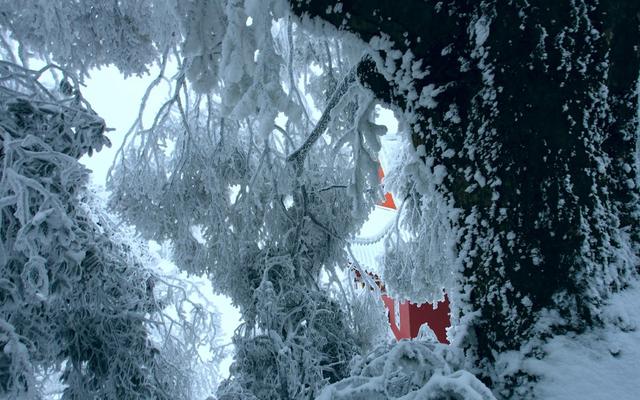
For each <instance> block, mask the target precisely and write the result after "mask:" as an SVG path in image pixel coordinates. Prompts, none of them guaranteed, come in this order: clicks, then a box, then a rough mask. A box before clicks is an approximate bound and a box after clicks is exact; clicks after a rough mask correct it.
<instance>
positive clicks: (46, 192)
mask: <svg viewBox="0 0 640 400" xmlns="http://www.w3.org/2000/svg"><path fill="white" fill-rule="evenodd" d="M51 68H56V67H53V66H47V67H45V68H43V69H42V70H39V71H32V70H28V69H25V68H23V67H20V66H18V65H16V64H13V63H10V62H6V61H2V62H0V76H1V77H2V85H1V86H0V135H1V140H0V163H1V167H0V172H1V179H0V212H1V218H2V220H1V222H2V223H1V225H0V238H1V240H0V275H1V277H2V278H1V279H0V297H1V299H2V301H1V303H0V304H1V305H0V348H2V350H3V352H2V354H1V355H0V396H1V397H3V398H11V399H35V398H40V396H41V395H42V394H43V391H42V389H43V388H42V382H43V381H45V380H46V379H50V377H55V376H59V379H60V381H61V382H62V383H63V386H62V398H68V399H79V398H82V399H89V398H104V399H122V398H131V399H134V398H145V399H146V398H150V397H154V398H166V399H176V398H184V399H187V398H192V394H193V388H194V387H197V385H199V384H200V382H197V383H196V382H193V381H192V379H193V377H192V375H191V374H190V371H189V370H190V368H191V367H193V365H194V361H192V360H194V359H195V358H194V353H193V352H192V351H191V352H190V350H191V349H189V346H190V345H191V343H192V339H194V338H201V337H203V333H202V332H195V333H194V332H192V331H190V330H189V324H190V323H195V322H196V321H210V322H214V320H212V319H211V317H210V316H205V315H200V316H199V317H198V318H190V317H181V318H176V319H175V327H174V328H173V330H171V328H170V327H169V325H168V324H166V323H165V321H164V318H166V317H167V315H166V314H164V313H163V311H162V309H163V308H164V307H166V306H179V305H180V304H182V302H180V301H178V300H177V299H175V298H170V297H169V298H165V297H166V296H164V297H162V298H156V291H154V287H155V288H156V290H158V289H159V288H162V287H163V286H164V285H165V282H159V283H158V284H156V280H157V278H156V277H155V276H154V274H152V273H151V271H150V270H149V269H148V268H147V267H145V266H144V265H143V261H144V258H143V253H142V252H141V249H140V248H139V246H138V244H136V243H135V242H134V241H133V240H132V239H131V238H132V236H131V235H130V234H127V233H125V232H123V231H122V230H121V229H118V228H117V227H116V224H115V223H114V221H113V220H112V217H110V216H109V215H108V214H107V213H105V211H104V210H103V209H102V206H101V204H100V203H99V202H98V201H97V200H96V195H95V194H93V193H92V192H91V191H90V190H88V189H87V186H86V185H87V179H88V171H87V170H86V169H85V168H84V167H82V166H81V165H80V163H79V162H78V158H79V157H81V156H82V155H84V154H85V153H90V152H91V151H95V150H99V149H100V148H101V147H102V146H103V145H104V144H108V140H107V139H106V137H105V136H104V132H105V124H104V121H103V120H102V119H101V118H100V117H98V116H97V115H96V114H95V113H94V112H93V111H92V110H91V108H90V107H89V106H88V105H87V104H86V102H85V101H84V100H83V98H82V96H81V94H80V92H79V91H78V86H77V81H76V80H75V79H74V78H73V76H72V75H68V74H67V73H66V72H64V71H62V70H59V71H58V73H59V74H60V75H62V79H63V80H62V81H61V83H60V84H59V85H58V88H56V89H55V90H47V89H46V81H47V80H46V79H45V77H46V76H47V75H48V74H47V73H48V72H49V71H50V70H51ZM151 330H152V331H154V332H155V333H156V335H155V336H156V337H155V342H154V340H153V338H152V337H151V336H150V334H149V332H150V331H151ZM211 332H212V331H209V332H207V333H205V335H206V336H207V337H208V336H209V335H210V333H211ZM189 335H190V336H189ZM208 390H209V391H211V390H212V388H211V387H209V388H208Z"/></svg>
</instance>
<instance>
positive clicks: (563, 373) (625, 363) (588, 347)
mask: <svg viewBox="0 0 640 400" xmlns="http://www.w3.org/2000/svg"><path fill="white" fill-rule="evenodd" d="M604 315H605V318H607V319H608V320H609V321H612V322H614V321H615V322H616V325H615V326H613V327H609V328H608V329H595V330H592V331H589V332H587V333H585V334H582V335H570V336H560V337H557V338H554V339H553V340H551V341H550V342H549V343H547V344H546V345H545V347H544V348H545V350H546V351H547V352H548V354H549V355H548V356H547V357H546V359H545V360H542V361H536V362H530V364H529V366H530V367H531V369H532V370H534V371H536V372H538V373H540V374H542V375H543V376H544V377H545V378H544V379H543V380H542V381H541V382H540V383H539V384H538V385H537V387H538V393H539V398H540V399H545V400H556V399H557V400H561V399H562V400H567V399H580V400H605V399H612V400H613V399H616V400H636V399H640V284H635V287H632V288H630V289H628V290H625V291H624V292H622V293H617V294H616V295H614V296H613V298H612V299H611V304H610V305H608V306H607V307H606V308H605V310H604Z"/></svg>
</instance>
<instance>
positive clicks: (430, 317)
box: [355, 167, 451, 344]
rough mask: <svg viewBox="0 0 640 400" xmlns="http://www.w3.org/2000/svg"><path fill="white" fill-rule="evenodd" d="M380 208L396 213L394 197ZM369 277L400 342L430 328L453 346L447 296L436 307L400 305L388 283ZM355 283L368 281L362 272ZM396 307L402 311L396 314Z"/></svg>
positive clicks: (406, 303)
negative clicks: (377, 291) (386, 286)
mask: <svg viewBox="0 0 640 400" xmlns="http://www.w3.org/2000/svg"><path fill="white" fill-rule="evenodd" d="M378 177H379V178H380V180H381V181H382V180H383V179H384V172H383V170H382V167H380V168H379V169H378ZM379 206H380V207H384V208H388V209H392V210H395V209H396V204H395V202H394V201H393V196H392V195H391V193H385V197H384V201H383V202H382V203H381V204H379ZM368 275H369V276H370V277H371V278H372V280H373V282H374V283H375V285H376V286H378V288H379V289H380V291H381V292H382V301H383V302H384V305H385V307H386V309H387V315H388V317H389V325H390V327H391V331H392V332H393V334H394V336H395V337H396V339H397V340H401V339H413V338H416V337H417V336H418V333H419V332H420V327H421V326H422V325H424V324H427V325H428V326H429V328H431V330H432V331H433V333H434V334H435V336H436V338H437V339H438V341H439V342H440V343H445V344H449V340H448V339H447V328H448V327H449V326H451V318H450V311H451V310H450V306H449V297H448V296H447V295H446V293H445V295H444V299H443V300H442V301H439V302H438V303H437V304H436V305H435V306H434V305H433V304H429V303H425V304H421V305H418V304H415V303H411V302H408V301H403V302H396V301H395V300H394V299H392V298H391V297H389V296H387V295H386V291H385V287H384V283H383V282H382V280H381V279H380V277H379V276H378V275H376V274H373V273H370V272H368ZM355 280H356V282H359V283H360V284H361V285H363V287H364V286H365V283H364V280H363V279H362V276H361V275H360V273H359V272H358V271H355ZM396 307H397V308H398V310H396Z"/></svg>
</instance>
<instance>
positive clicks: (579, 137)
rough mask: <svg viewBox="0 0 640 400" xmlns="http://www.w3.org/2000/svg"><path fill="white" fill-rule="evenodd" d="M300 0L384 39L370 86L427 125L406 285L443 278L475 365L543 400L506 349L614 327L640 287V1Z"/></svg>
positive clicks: (414, 156) (420, 295)
mask: <svg viewBox="0 0 640 400" xmlns="http://www.w3.org/2000/svg"><path fill="white" fill-rule="evenodd" d="M292 3H294V9H295V10H296V13H298V14H301V15H310V16H317V17H319V18H321V19H323V20H325V21H328V22H330V23H332V24H333V25H335V26H337V27H340V28H342V29H345V30H348V31H352V32H354V33H356V34H358V35H359V37H360V38H361V39H363V40H364V41H367V42H369V44H370V45H371V46H372V47H373V50H374V51H375V53H374V54H375V56H374V57H373V58H374V60H375V68H372V69H371V73H370V74H368V75H367V77H366V78H365V82H367V84H368V86H369V87H371V88H372V90H373V91H374V92H375V93H376V96H378V97H379V98H381V99H385V100H386V101H388V102H390V103H392V104H394V105H395V106H396V107H397V108H398V109H399V110H400V111H401V112H403V113H404V115H405V119H406V122H407V124H409V135H410V139H411V140H412V142H413V145H414V147H415V151H413V152H412V151H407V152H406V155H405V157H406V161H405V163H404V167H402V168H401V170H400V171H398V173H397V174H396V175H397V176H398V178H397V179H396V191H397V192H398V193H397V194H400V197H407V200H406V202H405V204H404V207H405V211H404V215H405V216H404V218H403V219H404V221H405V223H406V228H407V229H408V230H409V231H410V232H413V235H411V238H410V239H409V240H406V238H405V239H403V238H402V237H397V236H394V237H391V238H390V240H389V242H388V245H389V251H388V253H387V254H388V255H389V257H388V263H387V270H388V271H387V272H388V273H387V275H388V276H389V277H391V278H392V279H391V280H390V281H389V282H388V286H389V287H390V288H391V289H392V290H393V289H394V286H395V288H396V290H398V291H399V292H400V293H404V294H405V295H407V296H408V297H410V298H412V299H414V300H417V301H421V300H427V299H429V298H430V297H433V296H434V295H438V293H437V289H439V288H438V287H437V286H436V287H433V285H429V284H426V283H425V280H426V279H433V278H438V277H442V279H441V280H440V282H437V281H436V283H438V284H440V283H445V287H446V288H447V290H448V291H449V292H450V296H451V298H452V300H453V304H454V313H455V314H456V315H454V317H455V318H454V325H455V326H457V327H458V328H456V329H457V330H458V332H459V333H460V334H459V335H457V340H459V342H457V343H458V344H457V345H459V346H462V347H463V348H465V349H466V351H467V364H468V368H471V370H472V371H474V372H476V373H477V374H478V375H479V376H481V377H482V379H483V380H484V381H485V382H487V383H489V384H490V385H491V386H492V387H493V388H494V390H495V391H496V393H498V394H500V395H502V396H505V397H506V398H511V397H513V396H518V397H526V396H528V395H529V394H528V392H527V390H528V389H527V385H526V384H525V382H526V381H528V379H530V378H531V377H528V376H526V375H527V372H526V371H525V370H522V369H520V368H513V366H512V365H510V367H509V371H508V373H507V372H505V371H502V370H500V368H501V367H500V365H503V364H501V363H500V362H498V361H499V359H500V354H502V353H506V352H508V351H513V350H515V351H522V352H523V353H528V354H529V355H534V356H543V354H540V353H539V352H538V350H536V346H532V345H531V344H530V343H531V342H529V341H530V340H531V339H534V338H538V339H541V338H545V337H548V336H550V335H554V334H558V333H562V332H566V331H567V330H575V331H581V330H583V329H585V328H586V327H589V326H592V325H597V324H599V323H601V322H602V319H601V318H600V307H601V305H602V304H603V303H604V302H605V301H606V299H607V298H608V296H609V294H610V293H611V291H615V290H619V289H621V288H624V287H625V285H626V284H627V282H629V280H630V279H631V278H632V277H633V276H636V275H637V270H638V264H639V263H638V253H639V252H638V251H639V249H640V247H639V245H640V242H639V240H638V238H639V236H638V233H639V231H638V228H639V227H640V223H639V222H640V221H638V218H639V217H640V214H639V213H638V205H639V203H638V194H639V192H638V187H639V186H638V184H639V180H638V154H637V152H638V133H637V132H638V117H637V115H638V75H639V71H640V63H639V60H640V55H639V51H638V45H639V43H638V41H639V40H640V35H639V33H640V32H639V23H638V19H637V16H638V15H639V14H638V12H639V11H640V9H639V5H638V3H637V2H635V1H589V0H583V1H567V2H542V3H540V2H537V3H531V2H527V1H511V2H500V1H483V2H475V1H432V2H429V1H427V2H423V1H405V2H402V4H395V3H391V2H385V1H368V2H335V5H336V7H338V8H339V9H336V7H331V6H328V4H327V2H326V1H294V2H292ZM329 3H331V2H329ZM330 11H339V12H330ZM407 255H408V256H407ZM443 268H444V269H445V271H444V272H445V273H443ZM416 282H418V283H417V284H416ZM434 289H435V290H434ZM523 376H524V379H522V380H521V379H520V378H523ZM533 379H535V378H533ZM503 389H504V390H503ZM514 390H515V391H516V392H515V393H517V394H515V393H514V392H513V391H514Z"/></svg>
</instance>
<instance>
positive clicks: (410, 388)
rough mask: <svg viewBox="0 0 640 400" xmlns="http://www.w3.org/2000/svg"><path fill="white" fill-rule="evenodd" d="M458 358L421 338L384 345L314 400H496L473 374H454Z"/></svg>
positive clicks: (457, 371)
mask: <svg viewBox="0 0 640 400" xmlns="http://www.w3.org/2000/svg"><path fill="white" fill-rule="evenodd" d="M458 362H459V354H456V353H455V350H454V349H452V348H451V347H449V346H446V345H442V344H439V343H433V342H429V341H421V340H403V341H400V342H398V343H393V344H384V345H381V346H379V347H377V348H376V349H375V350H374V351H372V352H370V353H369V354H367V355H366V356H365V357H361V358H358V359H356V360H354V363H353V365H352V368H351V376H350V377H349V378H347V379H344V380H342V381H340V382H338V383H335V384H332V385H329V386H327V387H326V388H325V389H324V390H323V391H322V393H321V394H320V396H318V400H351V399H353V400H396V399H398V400H399V399H401V400H418V399H425V400H427V399H433V400H436V399H437V400H445V399H465V400H495V397H494V396H493V394H491V390H489V389H488V388H487V387H486V386H485V385H484V384H483V383H482V382H480V381H479V380H478V378H476V377H475V376H473V375H472V374H470V373H469V372H467V371H464V370H457V369H456V367H455V365H456V363H458Z"/></svg>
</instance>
